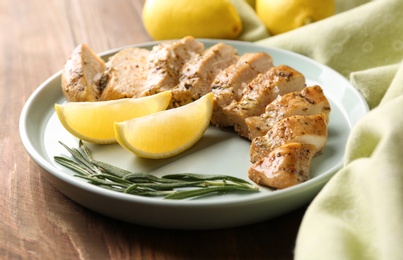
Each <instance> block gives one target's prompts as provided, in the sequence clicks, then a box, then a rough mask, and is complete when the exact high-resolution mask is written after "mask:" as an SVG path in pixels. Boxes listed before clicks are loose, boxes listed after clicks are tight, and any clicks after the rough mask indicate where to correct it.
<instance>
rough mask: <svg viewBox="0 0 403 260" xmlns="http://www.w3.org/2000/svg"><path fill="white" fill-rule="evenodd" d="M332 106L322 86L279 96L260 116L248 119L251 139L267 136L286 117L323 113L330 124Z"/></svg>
mask: <svg viewBox="0 0 403 260" xmlns="http://www.w3.org/2000/svg"><path fill="white" fill-rule="evenodd" d="M330 110H331V108H330V104H329V101H328V100H327V98H326V96H325V94H324V93H323V90H322V88H321V87H320V86H317V85H315V86H311V87H306V88H304V89H303V90H302V91H301V92H291V93H288V94H285V95H284V96H278V97H277V98H276V99H275V100H274V101H273V102H271V103H270V104H268V105H267V106H266V110H265V112H264V113H263V114H262V115H260V116H253V117H249V118H246V124H247V126H248V130H249V139H250V140H253V139H254V138H255V137H258V136H263V135H265V134H266V133H267V132H268V131H269V130H270V129H271V128H272V127H273V125H274V124H275V123H276V122H277V121H279V120H281V119H283V118H286V117H290V116H293V115H315V114H321V113H323V114H324V115H325V118H326V122H327V123H328V122H329V114H330Z"/></svg>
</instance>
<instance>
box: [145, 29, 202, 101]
mask: <svg viewBox="0 0 403 260" xmlns="http://www.w3.org/2000/svg"><path fill="white" fill-rule="evenodd" d="M203 49H204V45H203V43H201V42H198V41H197V40H196V39H195V38H193V37H191V36H187V37H185V38H183V39H181V40H179V41H173V42H164V43H161V44H158V45H156V46H154V47H153V49H152V50H151V52H150V54H149V56H148V62H147V64H148V75H147V80H146V83H145V86H144V91H143V93H142V94H141V96H149V95H153V94H156V93H159V92H163V91H167V90H171V88H173V87H175V86H176V85H178V83H179V72H180V69H181V68H182V66H183V65H184V64H185V63H186V62H188V61H189V60H191V58H192V57H193V56H195V55H200V54H201V53H202V52H203Z"/></svg>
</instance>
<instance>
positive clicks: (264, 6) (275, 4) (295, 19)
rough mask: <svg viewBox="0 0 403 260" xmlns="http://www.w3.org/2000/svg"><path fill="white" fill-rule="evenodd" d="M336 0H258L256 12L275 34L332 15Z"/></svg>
mask: <svg viewBox="0 0 403 260" xmlns="http://www.w3.org/2000/svg"><path fill="white" fill-rule="evenodd" d="M334 12H335V2H334V0H321V1H318V0H256V13H257V15H258V16H259V18H260V19H261V20H262V22H263V23H264V24H265V25H266V27H267V29H268V30H269V32H270V33H271V34H273V35H276V34H280V33H284V32H288V31H291V30H293V29H296V28H299V27H301V26H304V25H306V24H309V23H312V22H315V21H319V20H322V19H324V18H327V17H329V16H332V15H333V14H334Z"/></svg>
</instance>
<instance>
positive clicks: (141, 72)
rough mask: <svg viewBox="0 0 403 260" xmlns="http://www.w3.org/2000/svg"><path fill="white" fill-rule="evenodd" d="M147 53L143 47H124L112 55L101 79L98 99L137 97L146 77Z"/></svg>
mask: <svg viewBox="0 0 403 260" xmlns="http://www.w3.org/2000/svg"><path fill="white" fill-rule="evenodd" d="M149 53H150V51H149V50H147V49H143V48H126V49H123V50H121V51H119V52H118V53H116V54H115V55H113V56H112V57H111V58H110V59H109V61H108V62H107V63H106V69H105V72H104V74H103V76H102V79H101V84H100V85H101V86H100V87H101V88H103V90H102V94H101V98H100V100H112V99H120V98H131V97H139V96H140V94H141V92H142V91H143V87H144V83H145V80H146V78H147V66H146V65H147V58H148V55H149Z"/></svg>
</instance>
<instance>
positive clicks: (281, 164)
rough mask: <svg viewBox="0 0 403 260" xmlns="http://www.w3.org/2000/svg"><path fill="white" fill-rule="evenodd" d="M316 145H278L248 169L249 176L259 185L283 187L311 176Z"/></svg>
mask: <svg viewBox="0 0 403 260" xmlns="http://www.w3.org/2000/svg"><path fill="white" fill-rule="evenodd" d="M315 151H316V148H315V145H313V144H302V143H288V144H285V145H282V146H280V147H277V148H276V149H274V150H273V151H271V152H270V153H269V154H268V155H267V156H266V157H264V158H263V159H262V160H259V161H257V162H256V163H254V164H253V165H252V166H251V167H250V168H249V171H248V176H249V178H250V179H251V180H252V181H254V182H255V183H257V184H259V185H264V186H268V187H272V188H276V189H283V188H287V187H291V186H294V185H296V184H299V183H302V182H304V181H307V180H308V179H309V178H310V173H311V164H312V158H313V156H314V155H315Z"/></svg>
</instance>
